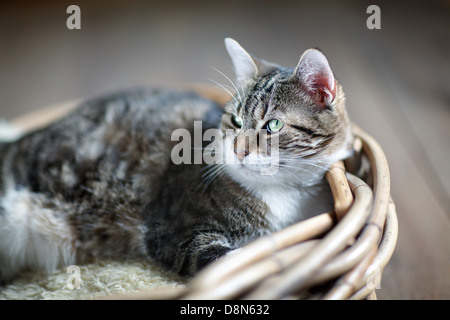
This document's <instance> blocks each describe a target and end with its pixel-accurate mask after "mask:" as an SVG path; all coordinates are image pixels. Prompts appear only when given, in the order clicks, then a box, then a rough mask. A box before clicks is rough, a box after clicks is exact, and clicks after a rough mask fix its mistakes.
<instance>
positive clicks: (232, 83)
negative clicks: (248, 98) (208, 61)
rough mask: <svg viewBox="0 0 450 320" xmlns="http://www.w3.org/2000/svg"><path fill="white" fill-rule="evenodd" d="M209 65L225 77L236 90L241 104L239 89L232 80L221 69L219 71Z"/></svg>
mask: <svg viewBox="0 0 450 320" xmlns="http://www.w3.org/2000/svg"><path fill="white" fill-rule="evenodd" d="M209 67H210V68H212V69H214V70H216V71H217V72H218V73H220V74H221V75H222V76H224V77H225V79H227V80H228V81H229V82H230V83H231V85H232V86H233V87H234V89H235V90H236V94H237V95H238V98H239V101H240V102H241V104H242V97H241V93H240V92H239V89H238V88H237V87H236V85H235V84H234V82H233V81H231V79H230V78H228V77H227V76H226V75H225V74H224V73H223V72H222V71H220V70H218V69H216V68H214V67H212V66H209Z"/></svg>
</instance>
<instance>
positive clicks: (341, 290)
mask: <svg viewBox="0 0 450 320" xmlns="http://www.w3.org/2000/svg"><path fill="white" fill-rule="evenodd" d="M190 88H192V86H190ZM194 89H195V90H196V91H198V92H200V94H202V95H205V96H208V97H210V98H213V99H215V100H216V101H219V102H225V101H226V100H227V97H225V96H223V94H222V93H218V92H217V90H213V89H210V88H206V89H205V87H203V86H200V87H198V86H194ZM74 105H75V104H70V106H69V107H67V106H64V108H61V107H60V108H57V109H55V108H50V109H48V110H59V111H57V112H56V113H57V114H52V113H50V114H51V116H50V117H49V118H50V119H44V120H43V121H41V122H39V124H41V123H47V122H49V121H52V120H54V118H58V117H59V116H60V115H62V114H64V113H65V112H66V111H67V110H70V109H72V108H73V106H74ZM41 114H42V113H41ZM47 114H49V113H47ZM15 124H16V125H17V126H18V127H21V128H26V129H28V130H29V129H32V128H33V127H35V126H37V124H36V118H35V117H34V116H32V115H31V117H25V118H21V119H19V120H18V121H16V123H15ZM354 134H355V137H356V139H355V144H354V148H355V155H354V156H353V158H351V159H348V160H346V161H345V163H344V162H342V163H336V164H334V165H333V166H332V167H331V168H330V171H329V172H328V173H327V176H326V178H327V181H328V183H329V184H330V187H331V190H332V192H333V197H334V204H335V210H334V211H333V212H330V213H324V214H321V215H318V216H315V217H313V218H310V219H308V220H304V221H302V222H299V223H297V224H294V225H292V226H289V227H287V228H285V229H283V230H281V231H279V232H276V233H274V234H272V235H271V236H266V237H263V238H260V239H258V240H256V241H254V242H252V243H250V244H249V245H247V246H245V247H243V248H242V249H241V250H239V251H236V252H235V253H234V254H232V255H229V256H226V257H225V258H223V259H221V260H219V261H216V262H215V263H212V264H211V265H210V266H208V267H206V268H205V269H204V270H202V271H201V272H200V273H199V274H198V275H197V276H196V277H195V278H193V279H192V280H191V281H189V282H188V283H187V285H186V286H182V287H181V286H180V287H177V288H167V289H158V290H153V291H149V292H143V293H140V294H132V295H122V296H120V297H116V298H132V299H287V298H288V299H290V298H294V299H299V298H300V299H305V298H306V299H376V294H375V290H376V289H377V288H379V284H380V281H381V274H382V271H383V269H384V267H385V266H386V264H387V263H388V261H389V259H390V258H391V256H392V254H393V251H394V248H395V245H396V242H397V234H398V224H397V216H396V212H395V206H394V203H393V201H392V199H391V197H390V177H389V169H388V164H387V161H386V158H385V156H384V153H383V150H382V149H381V147H380V146H379V144H378V143H377V142H376V141H375V140H374V139H373V138H372V137H371V136H369V135H368V134H366V133H365V132H364V131H363V130H361V129H360V128H358V127H357V126H354ZM361 177H362V178H361Z"/></svg>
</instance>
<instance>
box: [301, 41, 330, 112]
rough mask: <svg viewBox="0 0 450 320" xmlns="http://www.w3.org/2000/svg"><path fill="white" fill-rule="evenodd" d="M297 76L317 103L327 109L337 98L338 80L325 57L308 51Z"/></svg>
mask: <svg viewBox="0 0 450 320" xmlns="http://www.w3.org/2000/svg"><path fill="white" fill-rule="evenodd" d="M297 75H298V77H299V78H300V79H301V81H302V83H303V85H304V86H305V88H306V90H307V91H308V92H309V93H310V94H311V96H312V97H313V99H314V100H315V102H316V103H317V104H318V105H320V106H321V107H323V108H326V107H327V106H328V105H329V104H330V103H331V102H333V100H334V98H335V97H336V80H335V79H334V75H333V71H331V68H330V65H329V64H328V61H327V59H326V58H325V56H324V55H323V54H322V53H321V52H320V51H318V50H315V49H311V50H308V51H307V52H306V53H305V54H304V55H303V56H302V58H301V60H300V62H299V66H298V68H297Z"/></svg>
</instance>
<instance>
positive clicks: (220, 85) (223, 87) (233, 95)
mask: <svg viewBox="0 0 450 320" xmlns="http://www.w3.org/2000/svg"><path fill="white" fill-rule="evenodd" d="M206 80H208V81H211V82H212V83H214V84H216V85H218V86H219V87H221V88H222V89H224V90H225V91H226V92H228V94H229V95H230V96H231V97H232V98H233V99H234V101H235V102H236V103H239V101H238V100H237V99H236V95H235V94H232V93H231V92H230V90H228V89H227V88H226V87H225V85H223V84H221V83H219V82H217V81H215V80H212V79H209V78H206ZM230 89H231V88H230Z"/></svg>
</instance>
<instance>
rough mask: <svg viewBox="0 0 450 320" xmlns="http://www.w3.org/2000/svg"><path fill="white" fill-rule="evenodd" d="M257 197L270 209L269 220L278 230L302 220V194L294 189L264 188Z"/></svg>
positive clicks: (258, 192) (257, 193)
mask: <svg viewBox="0 0 450 320" xmlns="http://www.w3.org/2000/svg"><path fill="white" fill-rule="evenodd" d="M256 195H257V196H259V197H260V198H261V200H263V201H264V202H265V203H266V204H267V206H268V207H269V211H268V212H267V215H266V217H267V219H268V220H269V221H270V223H271V224H272V226H273V228H274V229H276V230H279V229H282V228H284V227H286V226H287V225H289V224H292V223H294V222H296V221H298V220H300V219H302V212H301V211H302V210H301V209H302V208H301V207H302V205H301V204H302V192H301V191H300V190H298V189H294V188H292V189H291V188H276V187H271V188H262V189H260V190H258V191H257V192H256Z"/></svg>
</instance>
